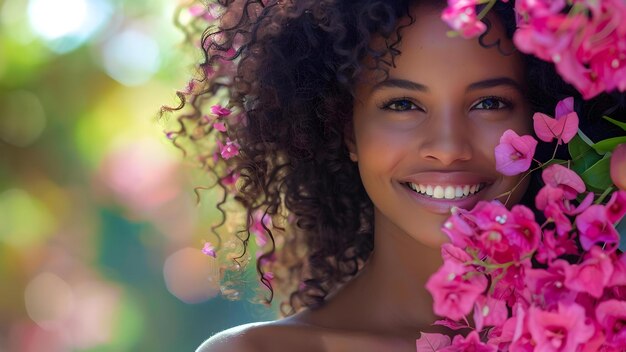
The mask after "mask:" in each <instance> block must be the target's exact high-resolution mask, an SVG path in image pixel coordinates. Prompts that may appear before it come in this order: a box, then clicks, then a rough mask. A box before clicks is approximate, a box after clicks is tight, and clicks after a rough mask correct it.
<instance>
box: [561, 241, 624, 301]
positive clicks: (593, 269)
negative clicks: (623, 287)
mask: <svg viewBox="0 0 626 352" xmlns="http://www.w3.org/2000/svg"><path fill="white" fill-rule="evenodd" d="M611 275H613V264H612V263H611V258H610V257H609V256H608V255H607V254H606V253H604V252H603V251H602V249H600V247H597V246H594V247H593V248H591V252H590V253H588V254H587V256H586V258H585V261H584V262H582V263H581V264H572V265H568V266H567V267H566V268H565V286H566V287H567V288H569V289H570V290H574V291H577V292H586V293H588V294H590V295H591V296H593V297H595V298H600V297H602V293H603V292H604V288H605V287H606V286H607V285H608V283H609V280H610V279H611Z"/></svg>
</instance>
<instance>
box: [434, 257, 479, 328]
mask: <svg viewBox="0 0 626 352" xmlns="http://www.w3.org/2000/svg"><path fill="white" fill-rule="evenodd" d="M486 288H487V279H486V278H485V277H484V275H482V274H480V273H478V272H475V271H470V269H469V268H468V267H466V266H463V265H459V264H457V263H456V262H454V261H447V262H444V264H443V266H442V267H441V268H439V270H437V272H436V273H435V274H433V275H432V276H431V277H430V278H429V279H428V282H426V289H427V290H428V291H429V292H430V294H431V295H432V296H433V300H434V304H433V308H434V311H435V314H437V315H439V316H442V317H446V318H450V319H452V320H459V319H461V318H463V317H464V316H465V315H467V314H469V312H470V311H471V310H472V307H473V306H474V302H475V301H476V298H477V297H478V296H479V295H480V294H481V293H482V292H483V291H485V289H486Z"/></svg>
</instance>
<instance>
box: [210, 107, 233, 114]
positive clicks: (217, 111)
mask: <svg viewBox="0 0 626 352" xmlns="http://www.w3.org/2000/svg"><path fill="white" fill-rule="evenodd" d="M211 113H212V114H213V115H215V116H217V117H224V116H228V115H230V113H231V111H230V109H227V108H225V107H222V106H221V105H213V106H211Z"/></svg>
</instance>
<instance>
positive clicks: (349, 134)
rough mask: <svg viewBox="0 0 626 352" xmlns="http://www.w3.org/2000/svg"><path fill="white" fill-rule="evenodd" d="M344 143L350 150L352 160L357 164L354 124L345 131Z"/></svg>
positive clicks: (349, 125)
mask: <svg viewBox="0 0 626 352" xmlns="http://www.w3.org/2000/svg"><path fill="white" fill-rule="evenodd" d="M343 142H344V143H345V144H346V148H348V153H349V155H350V160H352V161H354V162H357V161H358V157H357V152H356V141H355V138H354V130H353V128H352V124H351V123H349V124H347V126H346V128H345V129H344V135H343Z"/></svg>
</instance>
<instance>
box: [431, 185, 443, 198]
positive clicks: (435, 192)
mask: <svg viewBox="0 0 626 352" xmlns="http://www.w3.org/2000/svg"><path fill="white" fill-rule="evenodd" d="M443 196H444V193H443V187H441V186H435V189H434V190H433V198H437V199H441V198H443Z"/></svg>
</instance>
